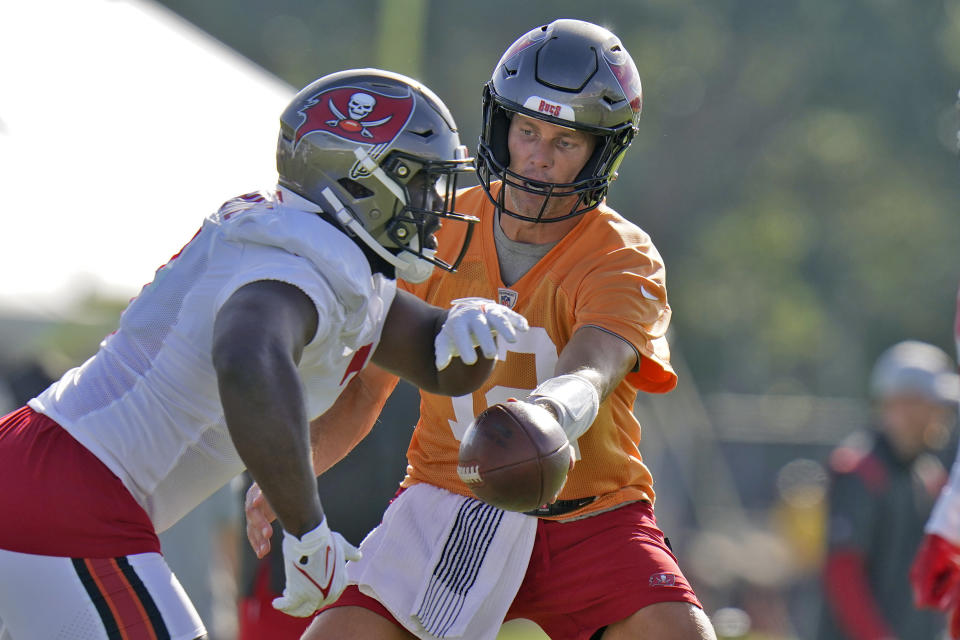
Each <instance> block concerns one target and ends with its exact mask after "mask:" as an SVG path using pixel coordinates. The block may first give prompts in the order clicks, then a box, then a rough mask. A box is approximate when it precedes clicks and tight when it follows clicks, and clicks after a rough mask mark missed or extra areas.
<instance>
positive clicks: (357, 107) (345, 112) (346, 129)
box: [295, 87, 413, 145]
mask: <svg viewBox="0 0 960 640" xmlns="http://www.w3.org/2000/svg"><path fill="white" fill-rule="evenodd" d="M300 114H301V115H302V116H303V122H302V123H301V124H300V126H299V127H297V129H296V134H295V135H296V142H298V143H299V142H300V139H301V138H303V136H305V135H307V134H308V133H312V132H314V131H326V132H327V133H332V134H333V135H335V136H339V137H341V138H345V139H347V140H350V141H352V142H360V143H363V144H370V145H381V144H388V143H389V142H390V141H391V140H393V139H394V138H395V137H396V136H397V134H398V133H399V132H400V131H401V130H402V129H403V127H404V125H405V124H406V123H407V121H408V120H409V119H410V116H411V115H412V114H413V94H412V93H408V94H407V95H406V96H402V97H394V96H387V95H383V94H381V93H377V92H375V91H371V90H369V89H362V90H361V89H358V88H355V87H341V88H338V89H331V90H329V91H325V92H323V93H320V94H317V95H316V96H314V98H313V99H312V100H311V101H310V102H308V103H307V104H306V105H305V106H304V108H303V109H302V110H301V111H300Z"/></svg>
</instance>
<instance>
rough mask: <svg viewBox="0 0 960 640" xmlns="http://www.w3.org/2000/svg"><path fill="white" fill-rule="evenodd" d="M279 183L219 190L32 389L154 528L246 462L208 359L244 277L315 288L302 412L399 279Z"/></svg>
mask: <svg viewBox="0 0 960 640" xmlns="http://www.w3.org/2000/svg"><path fill="white" fill-rule="evenodd" d="M317 210H318V209H317V207H316V205H314V204H313V203H310V202H308V201H307V200H304V199H303V198H300V197H299V196H297V195H295V194H293V193H292V192H290V191H288V190H285V189H282V188H279V189H278V191H277V192H275V193H269V194H268V193H254V194H248V195H245V196H241V197H239V198H235V199H233V200H230V201H229V202H227V203H225V204H224V205H223V207H221V209H220V211H218V212H217V213H216V214H214V215H212V216H210V217H209V218H207V219H206V220H205V221H204V223H203V227H202V228H201V229H200V231H199V232H198V233H197V235H196V236H195V237H194V238H193V240H191V241H190V242H189V243H188V244H187V245H186V246H185V247H184V248H183V249H182V250H181V252H180V253H179V254H178V255H177V256H175V257H174V258H173V259H171V261H170V262H168V263H167V264H166V265H164V266H163V267H161V268H160V269H159V270H158V271H157V273H156V276H155V278H154V280H153V282H151V283H150V284H148V285H147V286H145V287H144V288H143V290H142V291H141V292H140V295H139V296H138V297H137V298H136V299H134V300H133V302H131V304H130V306H129V307H127V309H126V310H125V311H124V312H123V315H122V316H121V317H120V326H119V328H118V329H117V330H116V331H115V332H114V333H113V334H111V335H110V336H108V337H107V338H106V339H105V340H104V341H103V342H102V343H101V345H100V349H99V351H98V352H97V354H96V355H94V356H93V357H92V358H90V359H89V360H87V361H86V362H85V363H84V364H83V365H82V366H80V367H77V368H75V369H72V370H70V371H68V372H67V373H66V374H64V376H63V377H62V378H61V379H60V380H59V381H58V382H56V383H54V384H53V385H52V386H51V387H50V388H48V389H47V390H46V391H44V392H43V393H42V394H40V395H39V396H38V397H36V398H34V399H33V400H31V401H30V402H29V405H30V407H31V408H33V409H34V410H36V411H38V412H40V413H44V414H46V415H48V416H50V417H51V418H52V419H54V420H56V421H57V422H58V423H59V424H60V425H61V426H63V428H64V429H66V430H67V431H68V432H69V433H70V434H71V435H72V436H73V437H74V438H76V439H77V440H78V441H79V442H80V443H81V444H83V445H84V446H85V447H86V448H87V449H89V450H90V451H92V452H93V453H94V454H95V455H96V456H97V457H98V458H99V459H100V460H102V461H103V462H104V464H106V465H107V467H109V468H110V470H111V471H112V472H113V473H114V474H116V475H117V477H119V478H120V480H122V481H123V483H124V485H126V487H127V489H129V490H130V492H131V493H132V494H133V496H134V497H135V498H136V500H137V501H138V502H139V503H140V504H141V505H142V506H143V508H144V509H145V510H146V512H147V513H148V514H149V516H150V518H151V520H152V521H153V524H154V526H155V527H156V529H157V531H158V532H159V531H163V530H164V529H166V528H167V527H169V526H170V525H172V524H173V523H174V522H176V521H177V520H179V519H180V518H181V517H183V516H184V515H185V514H186V513H187V512H188V511H190V510H191V509H193V508H194V507H195V506H196V505H198V504H199V503H200V502H202V501H203V500H204V499H205V498H206V497H207V496H209V495H210V494H212V493H213V492H214V491H216V490H217V489H218V488H219V487H221V486H222V485H223V484H224V483H226V482H228V481H229V480H230V479H231V478H233V477H234V476H235V475H237V474H238V473H240V472H241V471H243V469H244V465H243V463H242V461H241V460H240V457H239V456H238V454H237V452H236V449H235V448H234V446H233V443H232V441H231V439H230V435H229V433H228V431H227V427H226V423H225V421H224V417H223V409H222V408H221V404H220V397H219V393H218V390H217V379H216V374H215V371H214V368H213V364H212V358H211V347H212V339H213V324H214V320H215V318H216V315H217V311H218V310H219V309H220V307H221V306H222V305H223V303H224V302H225V301H226V300H227V299H228V298H229V297H230V295H231V294H233V292H235V291H236V290H237V289H238V288H240V287H241V286H243V285H245V284H247V283H250V282H254V281H258V280H278V281H282V282H286V283H289V284H292V285H294V286H296V287H298V288H300V289H301V290H302V291H303V292H304V293H306V294H307V295H308V296H309V297H310V298H311V299H312V300H313V302H314V304H315V305H316V308H317V313H318V316H319V321H318V324H317V326H318V329H317V335H316V336H314V338H313V340H312V341H311V342H310V344H309V345H308V346H307V347H306V349H304V352H303V355H302V358H301V360H300V374H301V379H302V380H303V386H304V397H305V400H306V403H307V412H308V416H310V417H316V416H319V415H320V414H322V413H323V412H325V411H326V410H327V409H328V408H329V407H330V405H332V404H333V402H334V401H335V400H336V398H337V397H338V396H339V395H340V392H341V391H342V390H343V387H344V386H345V385H346V384H347V383H348V382H349V380H350V378H351V377H352V376H353V375H355V374H356V373H357V372H358V371H359V370H360V369H362V368H363V366H364V365H365V364H366V362H367V360H368V359H369V356H370V354H371V353H372V352H373V350H374V349H375V348H376V345H377V343H378V342H379V340H380V333H381V330H382V328H383V322H384V318H385V317H386V314H387V311H388V309H389V307H390V304H391V303H392V302H393V297H394V294H395V292H396V283H395V282H394V281H393V280H391V279H388V278H385V277H383V276H381V275H380V274H371V272H370V266H369V263H368V262H367V260H366V258H365V256H364V254H363V252H362V251H361V250H360V249H359V248H358V247H357V246H356V245H355V244H354V243H353V241H351V240H350V239H349V238H348V237H347V236H346V235H344V234H343V233H342V232H341V231H340V230H339V229H337V228H336V227H334V226H333V225H331V224H328V223H327V222H325V221H324V220H323V219H322V218H321V217H320V216H318V215H316V213H315V212H316V211H317Z"/></svg>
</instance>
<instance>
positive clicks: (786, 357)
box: [0, 0, 960, 639]
mask: <svg viewBox="0 0 960 640" xmlns="http://www.w3.org/2000/svg"><path fill="white" fill-rule="evenodd" d="M557 17H575V18H582V19H587V20H591V21H593V22H597V23H599V24H602V25H604V26H606V27H608V28H610V29H611V30H613V31H614V32H616V33H617V34H618V35H619V36H620V37H621V39H622V40H623V42H624V44H625V45H626V47H627V49H628V50H629V51H630V52H631V53H632V55H633V57H634V59H635V60H636V62H637V66H638V68H639V71H640V75H641V78H642V80H643V86H644V110H643V117H642V118H641V121H640V133H639V136H638V137H637V139H636V142H635V143H634V145H633V147H632V149H631V151H630V153H629V154H628V156H627V158H626V160H625V161H624V163H623V165H622V167H621V171H620V179H619V181H618V182H617V183H616V184H615V185H614V187H613V189H612V191H611V196H610V203H611V204H612V205H613V206H614V207H615V208H617V209H618V210H619V211H620V212H621V213H623V214H624V215H625V216H627V217H628V218H630V219H631V220H633V221H634V222H636V223H637V224H639V225H640V226H642V227H643V228H644V229H646V230H647V231H648V232H650V233H651V235H652V236H653V239H654V241H655V242H656V244H657V246H658V247H659V249H660V251H661V253H662V254H663V256H664V259H665V261H666V264H667V277H668V287H669V293H670V302H671V305H672V306H673V309H674V322H673V329H672V334H671V341H672V347H673V350H674V354H675V361H676V364H677V367H678V371H679V373H680V375H681V384H680V386H679V388H678V389H677V390H676V391H675V392H673V393H672V394H669V395H667V396H664V397H656V398H654V397H642V398H641V399H640V401H639V402H638V406H637V413H638V416H639V417H640V419H641V422H642V423H643V425H644V429H645V430H644V441H643V442H642V443H641V449H642V451H643V453H644V456H645V458H646V460H647V461H648V463H649V465H650V466H651V468H652V469H653V472H654V477H655V478H656V479H657V485H656V486H657V491H658V502H657V513H658V518H659V520H660V523H661V525H662V528H663V529H664V530H665V532H666V533H667V534H668V535H669V536H670V537H671V539H672V540H673V542H674V547H675V549H676V550H677V554H678V556H679V557H680V560H681V566H683V567H684V569H685V571H687V572H688V574H689V575H690V577H691V580H692V582H693V583H694V585H695V587H696V588H697V591H698V594H699V595H700V597H701V599H702V600H703V602H704V605H705V607H706V608H707V610H708V612H709V613H710V614H711V615H713V616H714V620H715V622H716V623H717V625H718V630H721V631H722V632H723V633H722V635H724V637H730V638H733V637H746V636H745V635H744V634H752V635H750V637H752V638H784V639H786V638H809V637H813V634H814V629H815V625H814V623H815V620H816V617H817V608H818V606H819V600H818V588H819V587H818V575H819V569H820V563H821V561H822V555H823V526H824V523H823V520H824V500H823V498H824V487H825V482H826V472H825V469H824V464H825V460H826V456H827V455H828V454H829V451H830V449H831V448H832V447H833V446H835V445H836V444H837V443H838V442H840V441H841V440H842V439H843V438H844V437H845V436H846V435H848V434H849V433H850V432H851V431H853V430H854V429H857V428H860V427H864V426H867V425H869V423H870V411H871V408H870V406H869V404H868V402H867V400H866V398H867V395H866V389H867V377H868V374H869V369H870V366H871V365H872V363H873V361H874V359H875V358H876V356H877V355H878V354H879V353H880V352H881V351H882V350H883V349H884V348H885V347H887V346H889V345H890V344H892V343H894V342H896V341H899V340H902V339H905V338H915V339H920V340H924V341H927V342H932V343H934V344H937V345H939V346H941V347H942V348H944V349H946V350H947V351H948V352H949V353H951V354H953V353H954V347H953V345H952V329H951V323H952V320H953V306H954V300H955V295H956V290H957V284H958V280H960V251H958V249H960V224H958V217H957V213H958V206H957V205H958V202H960V199H958V196H960V179H958V178H960V176H958V168H957V159H956V137H955V136H956V128H957V119H956V116H955V111H954V102H955V98H956V95H957V89H960V1H958V0H944V1H941V0H933V1H931V2H911V1H908V0H851V1H848V2H835V1H832V0H805V1H802V2H799V1H794V2H764V1H761V0H669V1H667V0H650V1H648V0H608V1H607V2H602V3H600V2H597V3H586V2H583V1H582V0H580V1H577V2H573V1H567V0H557V1H549V2H548V1H541V2H517V1H516V0H510V1H505V0H487V2H484V3H477V2H467V1H460V0H449V1H440V0H353V1H352V2H349V3H343V2H332V1H329V0H287V1H286V2H282V3H266V2H258V1H254V0H203V1H202V2H200V1H197V0H167V1H166V2H163V3H155V2H152V1H149V0H32V1H30V2H24V1H21V2H17V1H7V2H3V3H0V24H2V25H3V34H2V36H0V60H2V61H3V62H2V63H0V187H2V189H3V201H2V205H0V216H2V218H0V219H2V222H3V224H2V227H0V229H2V233H3V238H4V247H3V251H0V378H2V379H5V380H6V381H7V384H6V385H0V387H2V388H3V390H2V391H0V405H3V406H2V407H0V408H9V407H12V406H14V405H15V404H16V403H17V402H21V401H22V397H21V396H22V395H23V394H29V393H31V391H29V390H30V389H32V388H33V386H36V385H37V384H39V382H40V381H42V380H44V379H45V378H49V377H51V376H53V377H56V376H58V375H59V374H60V373H62V371H63V370H64V369H65V368H67V367H69V366H72V365H73V364H75V363H76V362H78V361H79V360H80V359H82V358H85V357H86V356H88V355H89V354H91V353H92V352H93V350H94V349H95V348H96V345H97V343H98V341H99V339H100V337H101V336H102V335H104V334H105V333H107V332H108V331H110V329H111V328H112V326H113V324H114V323H115V321H116V317H117V314H118V313H119V310H120V309H121V308H122V306H123V305H124V304H125V302H126V300H128V299H129V298H130V297H131V296H133V295H136V292H137V290H138V289H139V287H140V286H141V285H142V284H143V283H145V282H148V281H149V280H150V279H151V277H152V274H153V271H154V270H155V269H156V268H157V267H158V266H160V265H161V264H163V262H164V261H165V260H166V259H167V258H169V256H170V255H172V254H173V253H175V252H176V251H177V250H178V249H179V247H180V246H182V245H183V244H184V243H185V242H186V241H187V240H188V239H189V238H190V236H191V235H192V234H193V232H194V231H195V230H196V229H197V228H198V227H199V225H200V223H201V221H202V219H203V217H204V216H205V215H207V214H208V213H210V212H212V211H214V210H215V209H216V208H217V207H218V206H219V204H220V203H221V202H222V201H224V200H226V199H227V198H229V197H231V196H234V195H237V194H240V193H243V192H246V191H250V190H253V189H257V188H261V187H265V186H269V185H271V184H272V183H273V182H274V181H275V178H276V175H275V171H274V165H273V147H274V143H275V137H276V132H277V124H278V120H277V119H278V116H279V113H280V111H281V110H282V108H283V106H284V104H285V103H286V102H287V100H288V99H289V98H290V96H292V95H293V92H294V91H295V89H296V88H299V87H301V86H303V85H305V84H306V83H308V82H309V81H311V80H313V79H314V78H316V77H318V76H320V75H323V74H326V73H329V72H333V71H337V70H340V69H343V68H348V67H362V66H379V67H383V68H388V69H391V70H395V71H399V72H402V73H406V74H409V75H412V76H414V77H416V78H418V79H420V80H423V81H424V82H425V83H426V84H427V85H429V86H430V87H431V88H433V89H434V90H435V91H436V92H437V93H438V94H439V95H440V96H441V97H442V98H443V99H444V100H445V101H446V102H447V104H448V105H449V106H450V108H451V110H452V111H453V113H454V115H455V117H456V118H457V121H458V124H459V125H460V128H461V131H462V138H463V139H464V140H465V141H466V142H467V143H468V144H469V145H471V146H474V147H475V141H476V139H477V136H478V133H479V125H480V96H481V87H482V84H483V82H484V81H486V80H487V79H488V78H489V76H490V72H491V70H492V69H493V66H494V64H495V63H496V61H497V60H498V58H499V56H500V54H501V53H502V52H503V50H504V49H505V48H506V47H507V46H508V45H509V44H510V43H511V42H512V41H513V40H514V39H515V38H517V37H518V36H519V35H521V34H522V33H524V32H525V31H527V30H528V29H529V28H531V27H534V26H537V25H539V24H542V23H544V22H548V21H550V20H552V19H554V18H557ZM28 397H29V396H28ZM392 402H393V403H394V405H395V408H394V410H392V411H391V412H390V413H389V415H390V416H391V418H389V419H386V418H385V419H384V420H383V423H382V424H381V425H380V426H379V427H378V428H377V429H376V430H375V431H374V433H373V435H372V436H371V437H370V438H368V440H367V441H365V442H364V443H363V444H362V445H361V447H360V448H359V449H358V451H357V452H356V454H355V455H353V456H351V457H350V458H348V459H347V461H345V462H344V463H341V464H340V465H339V466H338V467H337V468H335V469H334V470H333V471H332V472H331V473H330V477H329V478H328V479H326V480H325V482H326V484H327V486H328V487H330V490H329V491H328V492H327V493H325V494H323V498H324V500H325V503H327V504H328V511H329V512H330V513H331V519H332V521H333V523H335V528H339V529H341V530H343V531H344V533H345V535H347V537H348V538H352V539H353V540H354V542H358V541H359V538H360V537H362V535H363V533H364V532H365V531H366V530H367V529H368V528H369V527H370V526H373V525H374V524H376V522H377V520H378V518H379V515H380V513H381V511H382V509H383V506H384V504H385V501H386V500H387V499H388V498H389V496H390V495H391V494H392V492H393V488H394V487H395V484H396V482H397V481H398V480H399V477H400V474H401V473H402V469H403V459H402V451H403V448H404V447H405V444H406V442H407V440H408V439H409V434H410V425H412V423H413V420H414V419H415V416H416V406H415V404H414V401H413V400H412V399H411V394H410V391H409V389H404V390H402V392H401V393H400V394H399V395H398V397H397V398H395V399H394V400H393V401H392ZM945 444H946V445H947V446H946V447H945V448H944V449H943V450H942V451H941V455H942V456H943V458H944V460H945V462H946V463H948V464H949V461H950V460H951V459H952V445H951V444H950V443H949V442H948V443H945ZM334 489H337V490H336V491H335V490H334ZM357 495H365V496H367V499H366V501H358V499H357ZM341 523H342V526H341ZM238 530H239V529H238ZM227 627H229V625H227ZM507 633H508V632H505V635H506V634H507ZM512 633H515V634H519V635H517V636H516V637H524V638H528V637H529V638H532V637H536V636H535V633H534V632H533V631H530V630H529V629H526V628H518V627H514V628H513V631H512ZM511 637H514V636H511Z"/></svg>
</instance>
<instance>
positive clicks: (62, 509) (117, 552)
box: [0, 407, 160, 558]
mask: <svg viewBox="0 0 960 640" xmlns="http://www.w3.org/2000/svg"><path fill="white" fill-rule="evenodd" d="M0 487H3V490H2V491H0V513H3V514H7V516H8V517H5V518H0V549H7V550H9V551H17V552H19V553H32V554H37V555H45V556H60V557H70V558H116V557H119V556H129V555H133V554H138V553H151V552H153V553H160V541H159V540H158V539H157V534H156V533H155V532H154V529H153V523H151V522H150V518H149V516H147V512H146V511H144V510H143V508H142V507H141V506H140V505H139V504H138V503H137V501H136V500H134V498H133V496H132V495H130V492H129V491H127V488H126V487H124V486H123V483H122V482H120V479H119V478H117V477H116V476H115V475H113V473H112V472H111V471H110V469H108V468H107V467H106V465H104V464H103V463H102V462H100V460H99V459H98V458H97V457H96V456H94V455H93V454H92V453H90V451H88V450H87V449H86V448H85V447H84V446H83V445H81V444H80V443H79V442H77V441H76V440H74V439H73V437H72V436H71V435H70V434H69V433H67V432H66V431H65V430H64V429H63V428H62V427H61V426H60V425H58V424H57V423H56V422H54V421H53V420H51V419H50V418H48V417H47V416H45V415H43V414H40V413H37V412H36V411H34V410H33V409H30V408H29V407H23V408H21V409H18V410H17V411H14V412H13V413H11V414H9V415H6V416H4V417H2V418H0Z"/></svg>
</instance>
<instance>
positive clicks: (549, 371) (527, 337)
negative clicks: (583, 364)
mask: <svg viewBox="0 0 960 640" xmlns="http://www.w3.org/2000/svg"><path fill="white" fill-rule="evenodd" d="M497 347H498V349H499V351H498V353H497V359H498V360H500V361H501V362H502V363H503V362H505V361H506V360H507V358H508V356H509V354H511V353H528V354H532V355H533V357H534V362H535V364H536V371H537V384H540V383H541V382H543V381H544V380H546V379H547V378H550V377H552V376H553V373H554V371H555V370H556V368H557V345H555V344H553V340H551V339H550V336H549V335H548V334H547V331H546V329H544V328H543V327H530V330H529V331H527V332H526V333H524V334H522V335H521V336H520V337H519V339H518V340H517V342H515V343H514V344H508V343H507V342H506V341H505V340H500V339H499V338H498V339H497ZM498 366H503V364H500V365H498ZM530 391H531V389H527V388H523V387H508V386H505V385H496V386H494V387H490V389H488V390H487V392H486V393H485V394H484V395H483V399H484V401H485V402H484V405H483V406H484V408H486V407H489V406H490V405H492V404H497V403H498V402H505V401H506V400H507V398H517V399H521V400H522V399H523V398H524V397H526V395H527V394H528V393H529V392H530ZM473 395H474V394H472V393H471V394H467V395H465V396H457V397H455V398H451V400H452V401H453V415H454V416H455V419H454V420H450V421H449V422H450V429H451V430H452V431H453V436H454V437H455V438H456V439H457V442H459V441H460V440H461V439H462V438H463V434H464V432H466V430H467V427H469V426H470V423H471V422H473V418H474V414H473Z"/></svg>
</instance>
